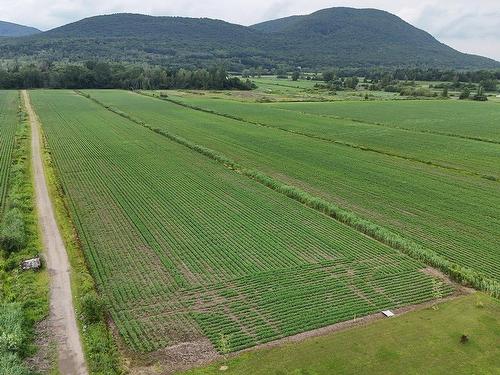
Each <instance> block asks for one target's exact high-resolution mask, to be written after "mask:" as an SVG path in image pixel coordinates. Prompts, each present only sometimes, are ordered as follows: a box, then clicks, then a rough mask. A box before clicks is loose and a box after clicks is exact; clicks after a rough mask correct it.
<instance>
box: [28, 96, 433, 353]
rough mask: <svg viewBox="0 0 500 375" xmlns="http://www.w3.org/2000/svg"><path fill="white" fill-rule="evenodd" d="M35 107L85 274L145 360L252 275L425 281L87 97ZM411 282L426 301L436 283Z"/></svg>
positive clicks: (361, 241)
mask: <svg viewBox="0 0 500 375" xmlns="http://www.w3.org/2000/svg"><path fill="white" fill-rule="evenodd" d="M33 97H34V99H35V100H34V102H35V104H36V105H37V107H38V108H39V114H40V116H41V119H42V122H43V123H44V128H45V130H46V135H47V139H48V143H49V146H50V149H51V154H52V157H53V160H54V161H55V165H56V169H57V170H58V172H59V176H60V177H61V180H62V181H64V184H63V186H64V191H65V193H66V195H67V196H68V197H70V200H71V207H72V208H71V210H72V212H74V213H76V215H74V217H75V222H76V223H77V224H76V226H77V228H78V233H79V235H80V239H81V241H82V245H83V248H84V250H85V252H86V254H87V257H88V259H89V264H90V265H91V267H92V270H93V272H94V274H95V275H96V279H97V281H98V285H99V287H100V290H101V292H102V294H103V297H104V298H105V300H106V303H107V304H108V307H109V309H110V310H111V312H112V316H113V318H114V321H115V323H116V325H117V327H118V330H119V331H120V333H122V335H123V336H124V338H125V341H126V342H127V343H128V344H129V345H130V346H132V348H134V349H136V350H138V351H151V350H155V349H159V348H161V347H162V346H164V345H166V344H167V343H168V344H175V343H176V342H178V340H186V339H189V338H190V337H193V336H194V337H197V336H196V335H199V333H198V332H197V329H196V328H195V327H196V323H195V321H194V320H193V317H192V316H190V313H191V312H195V311H200V309H199V308H198V307H197V305H198V304H199V303H201V302H202V303H203V304H205V302H203V301H201V302H198V299H197V298H196V297H195V296H196V294H198V296H199V297H200V298H201V299H203V298H204V296H206V294H205V290H207V289H208V290H210V289H211V285H214V284H216V285H218V286H220V288H221V293H223V294H224V295H226V296H228V295H229V296H231V295H232V293H231V292H230V291H231V287H230V285H231V284H232V283H234V282H236V280H241V283H243V284H246V283H249V282H250V281H249V279H247V277H249V275H260V274H262V272H267V273H268V274H269V275H270V276H269V278H268V279H267V283H268V285H271V286H272V285H273V282H274V281H273V278H272V276H271V275H272V274H273V273H280V272H284V271H286V270H287V269H290V268H292V267H294V266H297V265H305V264H310V263H313V264H314V263H317V262H319V261H322V260H323V261H324V260H326V259H334V260H335V261H337V262H341V261H342V260H343V259H345V258H346V257H354V258H355V259H357V260H358V261H361V260H364V259H371V258H376V257H380V256H383V258H384V259H385V258H391V259H392V258H393V257H395V258H396V259H397V261H396V263H395V266H394V267H395V268H397V269H398V270H405V271H406V270H410V271H409V272H411V274H413V275H415V274H420V273H419V271H418V270H419V269H420V268H421V267H422V265H421V264H419V263H418V262H414V261H413V260H411V259H410V258H407V257H403V258H404V259H402V258H401V259H400V258H399V253H397V252H395V251H394V250H392V249H390V248H388V247H386V246H383V245H381V244H378V243H377V242H375V241H373V240H370V239H368V238H367V237H365V236H362V235H360V234H359V233H357V232H356V231H354V230H353V229H351V228H349V227H347V226H344V225H342V224H340V223H337V222H335V221H333V220H324V217H322V216H321V215H319V214H318V213H317V212H315V211H314V210H309V209H307V208H304V207H303V206H301V205H299V204H297V203H295V202H292V201H290V200H288V199H286V198H285V197H283V196H281V195H279V194H275V193H274V192H272V191H271V190H268V189H265V188H263V187H262V186H261V185H260V184H255V183H253V182H251V181H249V180H247V179H245V178H241V177H239V176H237V175H236V174H234V173H232V172H230V171H227V170H226V169H224V168H221V166H220V165H219V164H218V163H215V162H211V161H209V160H207V159H205V158H203V157H200V156H199V155H198V154H197V153H195V152H192V151H189V150H187V149H186V148H185V147H182V146H180V145H178V144H177V143H176V142H169V141H167V140H165V139H164V138H163V137H158V136H157V135H155V134H153V133H151V132H149V131H147V130H145V129H144V128H142V127H139V126H137V125H136V124H135V123H133V122H130V121H129V120H125V119H123V118H122V117H120V116H116V115H115V114H112V113H110V112H108V111H106V110H104V109H102V108H100V107H99V106H97V105H95V104H93V103H91V102H90V101H87V100H86V99H84V98H81V97H78V96H75V95H74V94H73V93H70V92H36V93H34V94H33ZM103 124H105V125H104V126H103ZM304 223H307V224H304ZM155 255H156V258H155ZM155 260H156V263H155ZM381 263H382V264H384V262H381ZM392 273H394V271H393V272H392ZM155 275H158V276H159V277H158V278H157V279H156V280H154V279H155ZM306 275H307V274H306ZM398 275H399V274H396V276H395V277H396V278H399V277H400V276H398ZM309 276H311V275H310V274H309ZM322 277H324V278H327V277H328V273H324V274H323V275H322ZM293 278H295V276H290V279H289V285H291V281H292V279H293ZM315 280H316V284H317V285H320V284H321V280H320V279H315ZM415 280H416V281H415V283H417V284H419V285H421V286H422V287H423V288H424V289H428V290H429V291H430V289H429V288H428V285H429V281H430V280H431V278H430V277H428V276H426V277H425V280H427V281H426V282H422V281H419V279H418V278H417V279H415ZM402 285H403V284H402ZM426 285H427V286H426ZM192 288H199V289H198V291H197V292H195V291H191V294H190V296H189V298H188V297H186V296H185V291H186V290H190V289H192ZM406 288H407V289H409V290H411V289H410V288H408V287H406ZM117 291H118V292H117ZM325 292H326V290H325ZM283 293H284V294H283V295H284V296H285V297H286V296H287V294H286V293H287V292H286V290H284V291H283ZM318 293H319V297H320V295H321V293H320V292H318ZM233 295H234V293H233ZM278 297H279V296H278ZM185 298H187V299H185ZM232 298H237V296H236V295H234V296H233V297H232ZM355 298H359V297H355ZM430 298H432V297H430ZM320 300H321V298H318V301H320ZM265 301H266V299H264V300H262V304H264V302H265ZM210 306H213V304H212V305H203V307H202V308H201V309H202V311H205V312H207V313H208V312H209V311H210V308H211V307H210ZM266 306H267V305H266ZM205 309H207V310H205ZM256 309H257V311H259V309H260V307H259V306H258V305H257V306H256ZM310 311H312V312H314V311H316V312H315V313H316V314H317V313H318V312H317V310H314V311H313V310H310ZM332 318H333V317H330V318H328V319H326V320H325V319H323V320H322V319H319V318H318V321H316V322H315V324H329V323H330V322H332V321H331V320H329V319H332ZM277 319H278V320H279V317H278V318H277ZM321 322H322V323H321ZM261 325H262V324H261ZM263 327H264V326H263ZM214 329H218V328H214ZM240 329H242V330H244V329H245V325H244V324H243V325H240ZM256 329H257V328H256ZM262 329H264V328H262ZM286 329H287V328H286V324H285V327H284V328H282V329H281V331H283V330H285V331H286ZM280 334H281V333H279V332H278V333H277V335H278V336H279V335H280ZM261 336H262V337H264V336H266V335H264V334H262V335H261ZM268 336H269V335H268ZM269 337H271V336H269ZM256 342H257V341H256V340H253V343H256Z"/></svg>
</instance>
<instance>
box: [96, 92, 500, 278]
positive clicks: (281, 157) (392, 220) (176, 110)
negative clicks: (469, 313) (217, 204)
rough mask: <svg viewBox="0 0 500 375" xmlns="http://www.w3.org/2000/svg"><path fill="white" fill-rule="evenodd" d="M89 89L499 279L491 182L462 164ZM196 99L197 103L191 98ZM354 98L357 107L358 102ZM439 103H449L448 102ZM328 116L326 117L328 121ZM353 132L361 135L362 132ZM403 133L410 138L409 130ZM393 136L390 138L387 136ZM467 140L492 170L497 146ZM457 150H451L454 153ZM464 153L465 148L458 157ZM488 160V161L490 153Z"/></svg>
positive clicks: (498, 197) (499, 215) (499, 214)
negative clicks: (456, 167)
mask: <svg viewBox="0 0 500 375" xmlns="http://www.w3.org/2000/svg"><path fill="white" fill-rule="evenodd" d="M89 93H90V94H91V95H92V96H93V97H95V98H97V99H98V100H100V101H102V102H103V103H105V104H106V105H109V106H112V107H115V108H117V109H119V110H121V111H123V112H127V113H129V114H130V115H132V116H134V117H135V118H136V119H139V120H141V121H144V122H146V123H147V124H148V125H150V126H151V127H153V128H159V129H163V130H165V131H168V132H171V133H174V134H177V135H180V136H182V137H184V138H187V139H190V140H191V141H193V142H196V143H198V144H202V145H204V146H206V147H209V148H211V149H214V150H216V151H218V152H221V153H223V154H225V155H227V156H228V157H230V158H232V159H233V160H236V161H237V162H238V163H241V164H242V165H244V166H246V167H249V168H254V169H257V170H259V171H261V172H264V173H266V174H267V175H270V176H273V177H275V178H276V179H278V180H280V181H283V182H285V183H288V184H290V185H293V186H296V187H299V188H301V189H303V190H306V191H307V192H309V193H311V194H313V195H315V196H318V197H321V198H324V199H325V200H327V201H329V202H332V203H334V204H336V205H338V206H340V207H343V208H346V209H349V210H351V211H353V212H355V213H356V214H358V215H359V216H361V217H363V218H366V219H368V220H371V221H372V222H374V223H377V224H380V225H382V226H384V227H386V228H389V229H391V230H392V231H394V232H396V233H399V234H401V235H403V236H404V237H406V238H407V239H410V240H411V241H413V243H414V244H416V245H417V246H422V247H424V248H425V250H426V251H430V252H432V253H434V254H437V255H438V256H439V257H440V258H441V259H444V260H445V261H447V262H452V264H448V265H447V266H446V268H448V269H449V270H452V269H453V270H455V269H457V267H462V268H463V269H462V271H461V272H462V273H463V274H467V275H472V274H471V273H470V271H472V273H473V275H472V276H470V277H469V276H467V277H468V278H469V281H473V282H476V280H479V278H483V279H490V280H492V281H493V283H495V282H498V281H499V280H500V252H499V251H498V243H500V184H499V183H498V181H494V180H490V179H488V178H483V177H482V176H478V175H474V174H471V173H468V172H464V171H462V170H458V171H457V170H453V169H449V168H442V167H436V166H432V165H428V164H427V163H425V162H422V161H415V160H407V159H405V158H401V157H396V156H393V155H386V154H383V153H380V152H372V151H363V150H361V149H359V148H353V147H351V146H346V145H342V144H336V143H332V142H330V141H325V140H322V139H317V138H314V137H310V136H304V135H300V134H295V133H292V132H288V131H283V130H280V129H276V128H274V127H273V126H266V127H263V126H260V125H255V124H253V123H251V122H242V121H237V120H234V119H230V118H227V117H224V116H219V115H215V114H211V113H206V112H203V111H199V110H195V109H190V108H186V107H185V106H180V105H177V104H174V103H170V102H167V101H165V100H160V99H155V98H149V97H144V96H139V95H136V94H132V93H128V92H121V91H106V92H104V91H100V92H98V91H89ZM186 100H187V99H186ZM193 103H197V102H196V101H194V100H193ZM398 103H399V102H398ZM439 103H440V102H436V103H435V104H434V105H439ZM197 104H199V102H198V103H197ZM382 104H384V105H385V103H382ZM382 104H381V105H382ZM403 104H404V103H403ZM290 105H293V104H290ZM330 105H337V103H332V104H330ZM358 105H359V106H363V105H365V103H358ZM423 105H424V106H425V105H427V104H426V103H423ZM493 106H494V107H492V108H493V109H492V110H491V111H492V113H489V114H488V115H487V116H486V117H485V120H484V121H486V122H488V121H489V120H488V118H490V119H491V118H494V117H495V116H496V113H497V112H495V111H494V110H495V109H496V107H495V106H496V105H495V104H493ZM259 108H260V109H261V113H260V114H259V116H260V118H261V119H262V118H264V120H265V117H266V114H267V113H268V112H267V109H266V108H267V105H261V107H259ZM443 108H445V109H446V108H448V107H447V105H445V106H444V107H443ZM486 108H490V107H486ZM255 112H257V111H256V110H253V113H255ZM283 112H284V113H285V114H286V113H287V112H286V111H283ZM289 112H290V111H289ZM478 113H479V114H480V113H482V112H480V111H478V110H472V111H471V113H470V114H469V117H466V114H465V113H464V114H463V117H464V119H463V120H462V125H463V127H466V126H467V125H466V124H469V123H473V122H474V121H481V118H480V117H478ZM234 114H235V116H240V117H241V113H240V112H238V111H234ZM246 115H248V113H246ZM268 116H269V118H270V119H272V120H273V121H275V122H276V123H281V124H283V126H285V125H286V124H285V123H284V122H282V121H281V122H280V119H279V118H278V115H276V114H275V112H274V111H271V112H269V115H268ZM474 119H475V120H474ZM318 121H319V120H318ZM268 122H269V123H270V122H272V121H271V120H268ZM335 124H336V122H335V121H333V120H332V127H335ZM304 126H306V125H304ZM323 126H326V125H323ZM494 126H495V125H494V124H493V123H489V125H487V126H486V125H485V127H489V128H494ZM379 128H380V127H379ZM359 129H360V128H357V127H356V126H355V125H353V126H351V131H352V132H354V133H355V132H356V131H358V130H359ZM389 130H391V129H389ZM312 131H313V132H314V131H315V130H314V129H313V130H312ZM359 133H360V135H359V137H360V138H362V137H363V135H362V133H363V132H362V131H359ZM318 134H319V131H318ZM355 134H356V133H355ZM410 135H411V137H413V134H410ZM410 135H409V133H404V137H403V136H402V134H400V135H399V137H400V138H399V142H400V143H401V144H406V143H408V144H410V143H411V142H412V140H411V137H410ZM436 137H438V136H436ZM439 137H442V136H439ZM390 138H391V137H389V142H392V141H391V140H390ZM448 138H450V140H449V142H450V143H452V142H455V141H456V137H448ZM436 142H437V141H436ZM442 142H448V140H446V141H441V144H442V147H441V148H440V149H441V150H443V154H446V153H447V151H446V147H445V145H444V144H443V143H442ZM460 142H462V140H460ZM467 142H471V144H473V145H472V146H470V147H471V148H472V149H475V150H476V152H478V153H481V152H485V151H484V150H485V147H492V148H489V149H488V150H489V151H487V152H488V153H491V157H492V158H490V162H491V164H490V166H491V167H492V168H495V166H493V164H494V158H495V157H496V159H497V160H498V148H496V147H497V145H489V144H488V145H483V143H485V142H481V143H478V142H477V141H473V140H469V141H467ZM396 143H397V142H396ZM457 147H458V146H457ZM464 147H465V146H464ZM417 149H418V148H416V147H415V148H414V150H417ZM440 149H436V150H435V152H434V153H435V154H436V153H437V152H438V151H439V150H440ZM458 151H459V150H456V153H455V155H457V156H458V155H459V152H458ZM468 156H469V155H464V157H463V160H466V159H467V158H468ZM443 157H446V156H443ZM478 160H479V159H478ZM485 160H486V161H485V162H486V163H487V162H488V158H485ZM464 165H465V164H464ZM475 165H476V166H478V165H479V164H478V163H476V164H475ZM470 168H472V166H471V167H470ZM496 168H498V163H497V165H496ZM471 170H472V169H471ZM437 263H442V262H441V261H439V262H436V264H437ZM480 285H484V284H483V281H478V282H477V284H476V286H480Z"/></svg>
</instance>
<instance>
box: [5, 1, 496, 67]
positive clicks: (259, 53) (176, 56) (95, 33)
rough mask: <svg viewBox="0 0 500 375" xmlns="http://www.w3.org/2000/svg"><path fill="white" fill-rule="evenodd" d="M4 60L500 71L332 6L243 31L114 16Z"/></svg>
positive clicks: (28, 42) (14, 44)
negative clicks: (484, 69) (420, 67)
mask: <svg viewBox="0 0 500 375" xmlns="http://www.w3.org/2000/svg"><path fill="white" fill-rule="evenodd" d="M0 55H1V56H2V59H3V60H17V61H40V60H47V61H50V62H54V61H61V60H65V61H67V60H69V61H72V62H79V61H86V60H107V61H122V62H128V63H144V62H146V63H150V64H154V65H163V66H169V67H207V66H211V65H214V64H215V63H220V62H224V63H226V65H227V67H228V68H229V69H230V70H234V71H241V70H242V69H244V68H249V67H263V68H267V69H270V68H276V67H279V66H283V67H285V68H288V69H291V68H295V67H297V66H301V67H302V68H306V69H311V70H318V69H324V68H328V67H360V66H363V67H370V66H385V67H395V66H427V67H446V68H476V69H477V68H496V67H499V66H500V63H499V62H497V61H494V60H491V59H487V58H484V57H479V56H472V55H467V54H463V53H460V52H458V51H455V50H454V49H452V48H450V47H448V46H446V45H444V44H442V43H440V42H438V41H437V40H436V39H434V38H433V37H432V36H431V35H430V34H428V33H426V32H424V31H422V30H419V29H417V28H415V27H413V26H411V25H410V24H408V23H406V22H404V21H403V20H401V19H400V18H399V17H397V16H394V15H392V14H390V13H387V12H383V11H379V10H374V9H352V8H331V9H325V10H322V11H319V12H316V13H313V14H311V15H308V16H294V17H289V18H284V19H279V20H275V21H269V22H265V23H262V24H258V25H254V26H251V27H245V26H240V25H235V24H230V23H227V22H224V21H219V20H212V19H206V18H203V19H195V18H183V17H152V16H145V15H140V14H114V15H107V16H97V17H91V18H87V19H84V20H81V21H78V22H75V23H72V24H69V25H65V26H62V27H59V28H56V29H53V30H50V31H48V32H45V33H41V34H38V35H34V36H30V37H24V38H16V39H12V38H11V39H3V40H1V41H0Z"/></svg>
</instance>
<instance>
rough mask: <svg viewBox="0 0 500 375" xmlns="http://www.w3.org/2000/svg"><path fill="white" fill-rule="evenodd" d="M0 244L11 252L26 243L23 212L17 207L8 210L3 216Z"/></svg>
mask: <svg viewBox="0 0 500 375" xmlns="http://www.w3.org/2000/svg"><path fill="white" fill-rule="evenodd" d="M0 244H1V246H2V247H3V248H4V249H5V250H7V251H9V252H12V251H16V250H19V249H21V248H22V247H24V246H25V245H26V231H25V228H24V218H23V213H22V212H21V210H20V209H19V208H17V207H16V208H11V209H10V210H8V211H7V213H6V214H5V216H4V218H3V221H2V226H1V230H0Z"/></svg>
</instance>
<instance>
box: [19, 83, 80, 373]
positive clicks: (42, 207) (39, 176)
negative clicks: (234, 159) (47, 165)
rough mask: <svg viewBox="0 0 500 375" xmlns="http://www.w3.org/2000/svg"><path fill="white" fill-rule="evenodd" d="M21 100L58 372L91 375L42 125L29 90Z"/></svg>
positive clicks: (24, 92) (23, 92)
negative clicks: (27, 122)
mask: <svg viewBox="0 0 500 375" xmlns="http://www.w3.org/2000/svg"><path fill="white" fill-rule="evenodd" d="M22 97H23V101H24V105H25V108H26V111H27V112H28V116H29V120H30V125H31V154H32V164H33V165H32V168H33V176H34V182H35V185H34V188H35V195H36V204H37V211H38V220H39V224H40V231H41V234H42V240H43V246H44V254H45V258H46V261H47V268H48V271H49V275H50V324H51V334H52V335H53V336H54V338H55V339H56V342H57V344H58V354H59V371H60V373H61V374H62V375H88V371H87V367H86V364H85V358H84V355H83V350H82V344H81V341H80V333H79V331H78V326H77V323H76V317H75V309H74V306H73V297H72V292H71V280H70V273H71V268H70V265H69V260H68V255H67V253H66V248H65V246H64V242H63V239H62V237H61V233H60V232H59V228H58V226H57V222H56V219H55V214H54V209H53V206H52V202H51V201H50V196H49V192H48V189H47V181H46V179H45V173H44V167H43V162H42V152H41V139H40V122H39V121H38V117H37V116H36V114H35V111H34V110H33V108H32V106H31V102H30V98H29V95H28V92H27V91H26V90H23V91H22Z"/></svg>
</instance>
